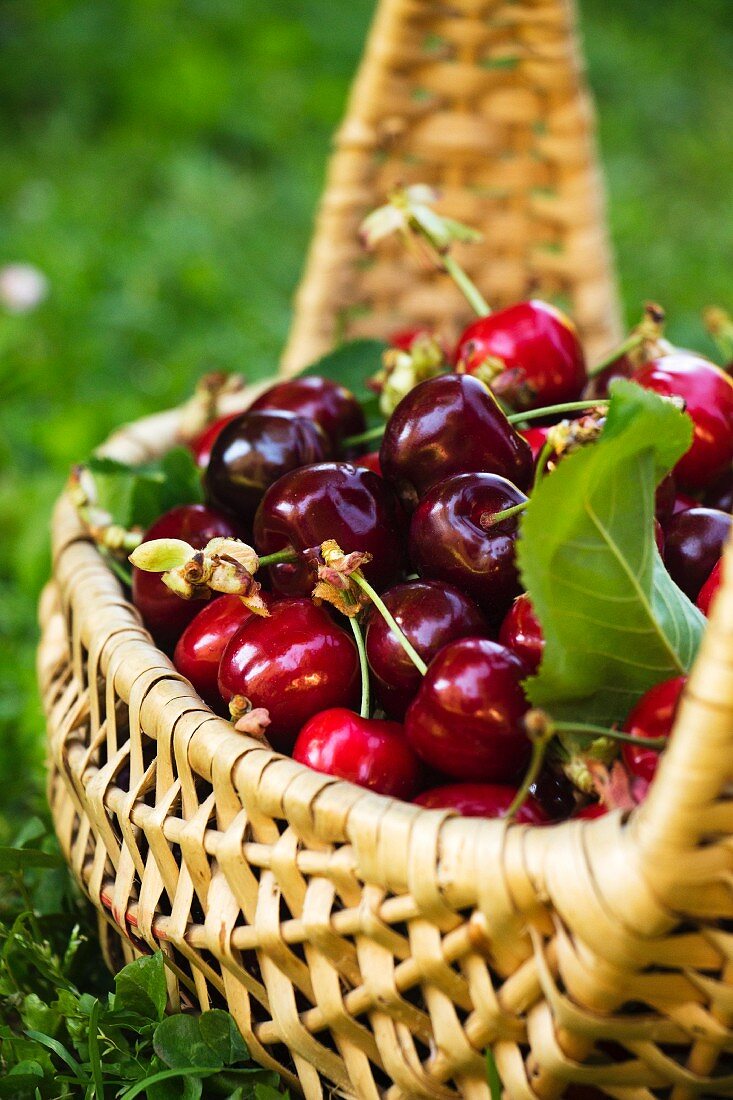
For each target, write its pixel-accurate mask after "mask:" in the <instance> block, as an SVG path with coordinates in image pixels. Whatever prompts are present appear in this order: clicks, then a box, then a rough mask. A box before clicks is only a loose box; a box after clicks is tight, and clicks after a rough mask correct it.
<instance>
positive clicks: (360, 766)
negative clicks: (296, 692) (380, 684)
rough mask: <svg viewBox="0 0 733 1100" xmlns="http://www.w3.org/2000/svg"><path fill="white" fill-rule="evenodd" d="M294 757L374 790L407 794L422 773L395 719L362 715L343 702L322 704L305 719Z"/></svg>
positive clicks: (401, 795) (412, 789) (397, 796)
mask: <svg viewBox="0 0 733 1100" xmlns="http://www.w3.org/2000/svg"><path fill="white" fill-rule="evenodd" d="M293 759H294V760H297V761H298V762H299V763H300V764H307V765H308V767H309V768H313V769H314V770H315V771H317V772H324V773H325V774H326V775H335V776H338V778H339V779H347V780H348V781H349V782H350V783H356V784H357V785H358V786H360V787H367V788H368V789H369V790H370V791H376V793H377V794H384V795H389V796H391V797H392V798H404V799H408V800H409V799H410V798H412V796H413V795H414V793H415V791H416V790H417V788H418V784H419V780H420V774H421V769H420V762H419V761H418V759H417V757H416V756H415V754H414V752H413V751H412V749H411V748H410V746H409V744H408V743H407V741H406V739H405V734H404V730H403V728H402V726H401V725H400V724H399V723H398V722H388V721H385V720H378V719H375V718H360V717H359V715H358V714H354V712H353V711H351V710H344V709H343V708H342V707H339V708H334V709H332V710H324V711H322V712H321V713H320V714H316V715H314V716H313V718H311V719H310V720H309V721H308V722H306V724H305V725H304V726H303V728H302V730H301V731H300V733H299V734H298V739H297V741H296V742H295V748H294V749H293Z"/></svg>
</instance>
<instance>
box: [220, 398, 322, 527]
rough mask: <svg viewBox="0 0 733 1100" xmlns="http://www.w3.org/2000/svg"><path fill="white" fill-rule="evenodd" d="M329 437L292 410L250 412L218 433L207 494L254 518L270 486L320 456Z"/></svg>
mask: <svg viewBox="0 0 733 1100" xmlns="http://www.w3.org/2000/svg"><path fill="white" fill-rule="evenodd" d="M330 451H331V447H330V443H329V441H328V439H327V437H326V435H325V434H324V433H323V431H322V430H321V429H320V428H319V427H318V425H317V424H314V423H313V421H312V420H306V419H305V417H302V416H296V415H295V414H294V413H290V412H275V411H272V412H246V413H242V414H241V415H240V416H238V417H236V419H235V420H232V421H231V423H229V424H227V425H226V427H225V428H223V429H222V431H221V432H220V433H219V436H218V437H217V439H216V441H215V442H214V446H213V447H212V450H211V458H210V459H209V465H208V467H207V470H206V474H205V475H204V483H205V486H206V492H207V495H208V497H209V499H210V500H211V501H212V502H213V503H215V504H216V505H217V506H218V507H219V508H224V509H225V510H226V511H228V512H231V513H232V514H233V515H235V516H237V518H238V519H240V520H241V521H242V522H243V523H247V524H249V523H251V522H252V519H253V518H254V514H255V512H256V511H257V507H258V505H259V503H260V501H261V500H262V497H263V496H264V493H265V490H266V489H268V488H269V486H270V485H272V484H273V483H274V482H275V481H277V480H278V478H280V477H282V475H283V474H285V473H287V472H288V471H289V470H294V469H298V468H299V467H301V466H308V465H310V464H311V463H313V462H321V461H322V460H323V459H324V458H328V457H329V456H330Z"/></svg>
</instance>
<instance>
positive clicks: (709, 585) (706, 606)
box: [697, 558, 723, 615]
mask: <svg viewBox="0 0 733 1100" xmlns="http://www.w3.org/2000/svg"><path fill="white" fill-rule="evenodd" d="M722 581H723V560H722V558H721V559H720V560H719V561H717V562H716V564H715V565H714V566H713V568H712V571H711V573H710V576H709V577H708V579H707V580H706V581H705V584H704V585H703V586H702V588H701V589H700V595H699V596H698V597H697V606H698V607H699V608H700V610H701V611H702V613H703V615H709V614H710V606H711V604H712V602H713V599H714V598H715V596H716V594H717V591H718V589H719V588H720V585H721V583H722Z"/></svg>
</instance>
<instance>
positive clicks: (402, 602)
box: [366, 581, 487, 719]
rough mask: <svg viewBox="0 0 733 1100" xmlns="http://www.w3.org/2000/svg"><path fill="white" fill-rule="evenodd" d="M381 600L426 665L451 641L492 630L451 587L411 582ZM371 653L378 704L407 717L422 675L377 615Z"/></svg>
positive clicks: (369, 630) (372, 621)
mask: <svg viewBox="0 0 733 1100" xmlns="http://www.w3.org/2000/svg"><path fill="white" fill-rule="evenodd" d="M382 599H383V600H384V602H385V604H386V605H387V608H388V610H389V611H391V613H392V615H393V616H394V618H395V619H396V621H397V625H398V626H399V627H400V628H401V630H402V632H403V633H404V634H406V635H407V638H408V639H409V641H410V642H412V644H413V646H414V647H415V649H416V650H417V652H418V654H419V655H420V656H421V657H422V659H423V660H424V661H425V662H426V664H429V663H430V661H432V659H433V657H434V656H435V654H436V653H437V652H438V650H439V649H440V648H441V647H442V646H444V645H446V643H447V642H452V641H454V640H455V639H456V638H464V637H466V636H467V635H469V634H472V635H480V634H484V633H486V631H487V625H486V620H485V619H484V617H483V615H482V614H481V612H480V611H479V609H478V607H477V606H476V604H475V603H473V601H472V600H470V599H469V598H468V596H466V595H464V593H463V592H460V591H459V590H458V589H457V588H454V587H453V585H450V584H443V583H441V582H440V581H410V582H408V583H407V584H398V585H395V587H394V588H390V589H389V591H388V592H385V593H384V595H383V596H382ZM366 651H367V657H368V658H369V665H370V667H371V669H372V672H373V673H374V679H375V688H376V693H377V697H378V699H379V702H380V703H381V704H382V706H383V707H384V709H385V711H386V712H387V714H390V715H392V716H393V717H395V718H400V719H402V718H404V716H405V711H406V710H407V707H408V706H409V704H410V702H411V701H412V699H413V697H414V695H415V694H416V692H417V689H418V688H419V687H420V681H421V676H420V673H419V672H418V670H417V669H416V668H415V666H414V664H413V663H412V661H411V660H410V658H409V657H408V656H407V654H406V653H405V651H404V649H403V648H402V646H401V645H400V643H399V641H398V640H397V638H396V637H395V636H394V634H393V633H392V631H391V630H390V628H389V627H388V626H387V623H386V622H385V621H384V619H383V618H382V616H381V615H379V614H377V612H376V611H372V614H371V616H370V619H369V625H368V627H367V632H366Z"/></svg>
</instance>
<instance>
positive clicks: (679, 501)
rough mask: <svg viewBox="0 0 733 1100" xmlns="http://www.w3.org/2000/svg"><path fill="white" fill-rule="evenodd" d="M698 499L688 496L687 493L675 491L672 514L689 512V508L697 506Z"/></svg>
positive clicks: (698, 503) (677, 514)
mask: <svg viewBox="0 0 733 1100" xmlns="http://www.w3.org/2000/svg"><path fill="white" fill-rule="evenodd" d="M699 505H700V501H699V500H695V498H694V497H691V496H688V495H687V493H676V494H675V498H674V504H673V505H672V516H679V515H680V514H681V513H682V512H689V510H690V508H698V507H699ZM670 518H671V517H670Z"/></svg>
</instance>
